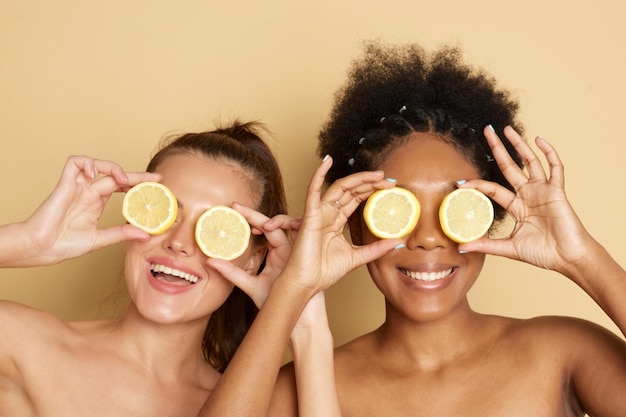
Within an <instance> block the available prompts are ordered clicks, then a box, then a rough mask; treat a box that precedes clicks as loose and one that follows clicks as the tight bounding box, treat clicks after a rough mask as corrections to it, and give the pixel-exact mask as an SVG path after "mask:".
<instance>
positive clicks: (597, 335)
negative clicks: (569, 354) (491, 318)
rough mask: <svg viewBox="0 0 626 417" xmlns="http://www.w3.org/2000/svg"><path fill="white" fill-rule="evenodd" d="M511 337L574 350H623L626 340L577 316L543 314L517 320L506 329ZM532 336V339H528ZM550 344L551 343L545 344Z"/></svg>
mask: <svg viewBox="0 0 626 417" xmlns="http://www.w3.org/2000/svg"><path fill="white" fill-rule="evenodd" d="M506 335H507V336H508V337H510V338H511V339H517V338H520V337H521V338H525V339H527V340H532V343H534V344H538V345H540V346H541V345H543V344H545V345H549V347H552V348H555V349H560V348H562V349H564V350H565V351H572V350H573V349H572V348H573V346H577V347H578V348H582V349H584V348H592V349H594V350H595V349H598V348H601V347H602V346H605V347H606V348H609V349H615V348H616V349H618V350H619V349H624V348H625V347H626V345H625V344H624V339H623V338H621V337H619V336H618V335H616V334H615V333H613V332H611V331H609V330H608V329H606V328H604V327H602V326H600V325H598V324H596V323H593V322H590V321H587V320H584V319H579V318H575V317H561V316H541V317H535V318H531V319H526V320H515V321H512V322H511V323H510V325H509V326H508V328H507V333H506ZM529 337H530V339H528V338H529ZM546 347H548V346H546Z"/></svg>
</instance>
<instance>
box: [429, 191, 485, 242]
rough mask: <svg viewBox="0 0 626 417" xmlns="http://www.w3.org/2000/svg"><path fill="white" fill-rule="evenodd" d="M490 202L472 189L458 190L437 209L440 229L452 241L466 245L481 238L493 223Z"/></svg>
mask: <svg viewBox="0 0 626 417" xmlns="http://www.w3.org/2000/svg"><path fill="white" fill-rule="evenodd" d="M493 216H494V211H493V204H492V203H491V200H489V198H488V197H487V196H486V195H484V194H483V193H481V192H480V191H478V190H475V189H473V188H458V189H456V190H454V191H452V192H451V193H450V194H448V195H447V196H445V197H444V199H443V201H442V203H441V206H440V207H439V221H440V222H441V229H442V230H443V232H444V233H445V234H446V235H447V236H448V237H449V238H450V239H452V240H453V241H455V242H457V243H467V242H471V241H473V240H476V239H480V238H481V237H483V236H484V235H485V234H486V233H487V232H488V231H489V228H490V227H491V224H492V223H493Z"/></svg>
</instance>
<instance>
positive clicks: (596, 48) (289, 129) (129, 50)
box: [0, 0, 626, 344]
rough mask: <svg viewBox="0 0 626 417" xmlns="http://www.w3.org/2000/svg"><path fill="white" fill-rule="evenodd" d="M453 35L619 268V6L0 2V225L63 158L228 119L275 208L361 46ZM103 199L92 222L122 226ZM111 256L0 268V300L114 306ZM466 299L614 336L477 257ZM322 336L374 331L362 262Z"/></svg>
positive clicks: (533, 279)
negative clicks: (560, 173)
mask: <svg viewBox="0 0 626 417" xmlns="http://www.w3.org/2000/svg"><path fill="white" fill-rule="evenodd" d="M378 37H380V38H383V39H386V40H389V41H392V42H406V41H419V42H422V43H423V44H424V45H425V46H427V47H432V46H437V45H439V44H441V43H454V44H458V45H460V46H461V47H462V48H463V49H464V50H465V51H466V57H467V59H468V60H470V61H471V62H473V63H476V64H478V65H479V66H482V67H483V68H485V69H487V70H488V71H490V72H491V73H493V74H494V75H495V76H496V77H497V78H498V79H499V80H500V82H501V84H502V85H503V86H506V87H508V88H510V89H512V90H514V91H515V93H516V94H517V96H518V97H519V99H520V102H521V105H522V119H523V121H524V122H525V126H526V130H527V132H528V135H529V136H530V135H535V134H542V135H543V136H544V137H546V138H548V139H549V140H550V141H551V142H552V143H553V144H554V145H555V146H556V147H557V149H558V150H559V152H560V154H561V156H562V158H563V160H564V161H565V165H566V168H567V181H568V182H567V190H568V194H569V197H570V199H571V201H572V203H573V204H574V206H575V207H576V208H577V210H578V213H579V214H580V217H581V218H582V219H583V221H584V222H585V224H586V225H587V227H588V228H589V229H590V231H591V232H592V233H593V234H594V236H596V237H597V238H598V240H600V241H601V242H602V243H603V244H604V245H605V246H606V247H607V248H608V249H609V251H610V252H611V253H612V254H613V255H614V256H615V257H616V258H617V259H618V261H619V262H620V263H621V264H626V254H625V253H624V249H623V244H622V235H623V234H624V233H625V232H626V220H625V218H624V215H623V212H624V210H623V203H624V196H623V193H622V192H621V190H620V188H619V187H620V186H621V185H622V181H623V179H624V175H623V169H622V168H623V155H624V152H625V151H626V144H625V139H624V129H623V126H622V123H623V121H624V112H625V110H626V106H625V105H624V101H623V98H624V96H625V95H626V83H625V82H624V80H623V76H624V74H626V56H625V48H624V41H625V40H626V25H624V24H623V13H622V12H621V10H620V2H619V1H618V0H613V1H607V0H597V1H594V2H589V1H581V0H567V1H566V0H558V1H556V0H555V1H550V0H529V1H524V2H506V1H502V0H498V1H495V0H493V1H491V0H475V1H472V2H466V1H457V2H450V1H437V2H419V1H416V0H404V1H394V0H387V1H371V0H359V1H357V0H350V1H340V0H317V1H315V2H306V3H304V2H298V1H287V0H281V1H269V2H267V1H266V2H263V1H243V2H238V1H229V2H226V1H222V2H217V1H212V2H211V1H200V0H177V1H164V0H161V1H154V0H131V1H128V0H124V1H122V0H110V1H107V2H96V1H71V0H51V1H43V0H40V1H34V0H22V1H18V0H13V1H9V0H3V1H2V2H0V138H1V141H2V150H1V152H0V177H1V178H2V180H1V181H0V192H1V197H0V201H1V203H0V204H1V209H0V222H2V223H6V222H12V221H18V220H21V219H23V218H25V216H26V215H28V214H29V213H31V212H32V211H33V210H34V209H35V208H36V206H37V205H38V203H39V202H40V201H42V200H43V198H44V197H45V196H46V195H47V194H48V192H49V191H50V190H51V189H52V187H53V186H54V184H55V183H56V180H57V178H58V174H59V172H60V169H61V167H62V165H63V163H64V161H65V158H66V157H67V156H68V155H69V154H87V155H91V156H94V157H98V158H102V159H111V160H114V161H117V162H119V163H120V164H122V165H123V166H124V167H125V168H126V169H128V170H142V169H143V167H144V166H145V164H146V162H147V161H148V159H149V154H150V153H151V152H152V151H153V149H154V147H155V146H156V144H157V142H158V140H159V139H160V138H162V137H163V136H164V135H165V134H167V133H172V132H182V131H188V130H199V129H205V128H211V127H213V123H214V122H215V121H217V120H220V119H221V120H229V119H231V118H233V117H234V116H240V117H242V118H245V119H260V120H262V121H264V122H265V123H267V124H268V125H269V126H270V128H271V129H272V130H273V132H274V137H275V141H274V142H273V143H272V147H273V149H275V151H276V152H277V155H278V158H279V160H280V163H281V166H282V168H283V171H284V176H285V178H286V186H287V192H288V196H289V201H290V207H291V212H292V213H293V214H295V215H299V214H300V213H301V209H302V200H303V192H304V188H305V186H306V184H307V183H308V179H309V176H310V174H311V173H312V171H313V169H314V167H315V166H316V165H317V161H318V160H317V158H316V157H315V156H314V155H315V147H316V135H317V131H318V128H319V126H320V125H321V123H322V122H323V121H324V120H325V118H326V115H327V113H328V110H329V106H330V102H331V97H332V94H333V91H334V90H335V88H336V87H337V86H338V85H339V84H340V83H341V82H342V80H343V79H344V73H345V70H346V69H347V67H348V64H349V62H350V60H351V59H352V58H353V57H355V56H356V55H357V54H358V53H359V50H360V45H361V42H362V40H364V39H371V38H378ZM120 204H121V197H120V196H115V197H114V198H113V199H112V200H111V202H110V204H109V206H108V208H107V212H106V213H105V216H104V219H103V226H106V225H112V224H118V223H120V222H122V221H123V220H122V217H121V215H120ZM122 255H123V246H122V245H118V246H116V247H112V248H108V249H106V250H103V251H101V252H99V253H94V254H91V255H88V256H86V257H83V258H81V259H78V260H74V261H70V262H67V263H64V264H61V265H57V266H54V267H47V268H34V269H17V270H10V269H5V270H2V271H0V294H1V296H2V297H4V298H8V299H12V300H17V301H20V302H24V303H27V304H30V305H32V306H35V307H38V308H42V309H46V310H49V311H52V312H54V313H56V314H58V315H59V316H61V317H62V318H64V319H71V320H74V319H91V318H97V317H103V316H105V315H107V314H110V313H111V312H112V311H114V309H115V302H116V300H118V299H119V293H117V292H115V291H116V288H119V282H120V281H119V280H120V279H121V267H122ZM482 275H483V276H482V278H481V279H480V280H479V281H478V283H477V284H476V286H475V288H473V290H472V292H471V294H470V295H471V301H472V304H473V305H474V307H475V308H476V309H477V310H479V311H482V312H490V313H494V314H503V315H511V316H515V317H529V316H534V315H539V314H564V315H573V316H578V317H583V318H587V319H590V320H593V321H595V322H598V323H601V324H603V325H605V326H607V327H609V328H610V329H611V330H613V331H616V328H615V326H614V325H613V324H612V323H611V322H610V320H609V319H608V318H607V317H606V316H605V315H604V313H603V312H602V311H600V310H599V308H598V307H596V306H595V304H594V303H593V302H592V301H591V300H590V299H589V297H587V296H586V294H584V293H583V292H582V291H581V290H579V289H578V288H577V287H576V286H575V285H574V284H572V283H570V282H569V281H568V280H566V279H564V278H562V277H560V276H558V275H557V274H555V273H551V272H547V271H541V270H538V269H536V268H533V267H530V266H527V265H523V264H518V263H513V262H511V261H508V260H502V259H496V258H492V259H490V260H488V263H487V266H486V268H485V270H484V273H483V274H482ZM328 304H329V311H330V316H331V317H330V319H331V323H332V326H333V330H334V332H335V335H336V343H337V344H340V343H343V342H345V341H347V340H349V339H351V338H353V337H354V336H356V335H359V334H361V333H363V332H366V331H368V330H371V329H373V328H375V327H376V326H378V325H379V324H380V323H381V321H382V319H383V304H382V298H381V296H380V295H379V294H378V292H377V290H376V289H375V288H374V287H373V285H372V284H371V283H370V280H369V278H368V277H367V275H366V274H365V271H364V270H361V271H357V272H355V273H353V274H351V275H350V276H349V277H347V278H346V279H344V280H343V281H341V282H340V283H339V284H337V285H336V286H335V287H334V288H332V289H331V290H330V291H329V292H328Z"/></svg>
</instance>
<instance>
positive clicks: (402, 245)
mask: <svg viewBox="0 0 626 417" xmlns="http://www.w3.org/2000/svg"><path fill="white" fill-rule="evenodd" d="M402 248H406V245H405V244H404V243H400V244H399V245H398V246H396V247H395V248H394V249H402Z"/></svg>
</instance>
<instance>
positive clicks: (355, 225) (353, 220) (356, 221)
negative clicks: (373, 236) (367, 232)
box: [348, 204, 364, 245]
mask: <svg viewBox="0 0 626 417" xmlns="http://www.w3.org/2000/svg"><path fill="white" fill-rule="evenodd" d="M362 207H363V205H362V204H361V205H360V206H359V207H358V208H357V209H356V210H355V211H354V213H352V216H350V218H349V219H348V227H349V228H350V240H352V243H353V244H355V245H362V244H363V233H362V231H363V227H364V224H363V214H362V213H363V210H362Z"/></svg>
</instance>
